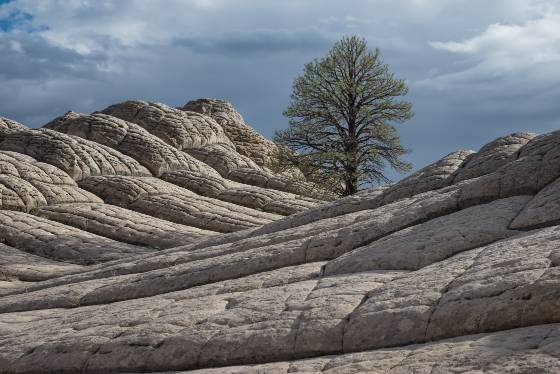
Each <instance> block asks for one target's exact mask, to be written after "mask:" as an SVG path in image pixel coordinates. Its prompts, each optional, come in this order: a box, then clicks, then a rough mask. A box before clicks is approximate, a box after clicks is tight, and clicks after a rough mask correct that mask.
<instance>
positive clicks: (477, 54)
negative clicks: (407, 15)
mask: <svg viewBox="0 0 560 374" xmlns="http://www.w3.org/2000/svg"><path fill="white" fill-rule="evenodd" d="M429 44H430V46H432V47H433V48H435V49H437V50H440V51H446V52H450V53H453V54H456V55H459V56H462V57H463V59H464V61H463V63H464V64H466V67H464V68H463V69H459V70H456V71H453V72H451V73H446V74H443V75H440V76H437V77H436V78H435V79H430V80H426V81H424V82H422V83H423V84H432V85H435V86H440V87H441V86H445V85H452V84H453V85H454V84H461V83H466V84H470V85H472V84H473V83H475V82H481V81H483V80H484V79H497V78H500V77H503V78H504V79H507V80H508V82H507V83H508V85H510V86H511V85H515V84H516V83H521V82H526V81H528V80H533V83H534V84H533V85H531V86H534V85H535V84H539V83H541V84H549V83H550V82H551V80H553V81H556V82H560V71H559V69H557V66H558V65H557V64H558V63H559V62H560V13H556V12H550V11H549V12H548V13H546V14H544V15H542V16H541V17H539V18H537V19H533V20H529V21H526V22H524V23H522V24H504V23H496V24H492V25H490V26H488V27H487V28H486V30H484V31H483V32H482V33H480V34H478V35H476V36H474V37H472V38H468V39H466V40H463V41H458V42H457V41H450V42H430V43H429ZM519 88H521V87H519Z"/></svg>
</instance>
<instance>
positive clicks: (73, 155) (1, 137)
mask: <svg viewBox="0 0 560 374" xmlns="http://www.w3.org/2000/svg"><path fill="white" fill-rule="evenodd" d="M0 150H3V151H12V152H17V153H22V154H25V155H28V156H31V157H33V158H34V159H36V160H37V161H41V162H44V163H47V164H51V165H54V166H56V167H58V168H59V169H61V170H63V171H65V172H66V173H68V174H69V175H70V176H71V177H72V178H73V179H75V180H77V181H79V180H81V179H84V178H87V177H89V176H94V175H143V176H147V175H151V174H150V172H149V171H148V170H147V169H146V168H145V167H143V166H142V165H140V163H138V161H136V160H134V159H133V158H130V157H128V156H125V155H123V154H122V153H119V152H117V151H115V150H113V149H111V148H109V147H106V146H104V145H101V144H97V143H94V142H91V141H88V140H85V139H81V138H78V137H72V136H69V135H66V134H62V133H59V132H57V131H53V130H49V129H38V130H32V129H21V130H19V131H17V132H16V131H14V132H10V133H8V134H0Z"/></svg>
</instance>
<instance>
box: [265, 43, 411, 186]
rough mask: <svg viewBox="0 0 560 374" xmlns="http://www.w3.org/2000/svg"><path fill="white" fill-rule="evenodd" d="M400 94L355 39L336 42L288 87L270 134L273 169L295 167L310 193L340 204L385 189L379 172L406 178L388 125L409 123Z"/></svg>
mask: <svg viewBox="0 0 560 374" xmlns="http://www.w3.org/2000/svg"><path fill="white" fill-rule="evenodd" d="M407 91H408V88H407V85H406V83H405V81H404V80H401V79H397V78H395V76H394V75H393V74H392V73H391V72H390V71H389V67H388V65H386V64H384V63H383V60H382V59H381V55H380V53H379V50H378V49H375V50H373V51H372V50H370V49H368V46H367V42H366V40H365V39H363V38H359V37H357V36H348V37H344V38H343V39H342V40H340V41H339V42H337V43H336V44H335V45H334V46H333V47H332V49H331V50H330V51H329V52H328V53H327V55H326V56H324V57H323V58H321V59H318V60H314V61H312V62H310V63H308V64H306V65H305V68H304V72H303V75H301V76H299V77H297V78H296V79H295V81H294V85H293V93H292V95H291V102H290V105H289V106H288V108H287V109H286V110H285V112H284V115H285V116H286V117H287V118H289V127H288V128H287V129H284V130H280V131H277V132H276V134H275V136H274V141H275V142H276V144H277V145H278V146H279V147H278V149H279V151H278V153H277V155H276V156H277V157H276V159H275V161H274V165H273V166H274V167H275V168H276V169H277V170H281V169H288V168H293V167H297V168H299V169H300V170H301V171H302V172H303V173H304V174H305V176H306V177H307V179H308V180H309V181H311V182H314V183H315V184H316V185H317V186H318V187H320V188H322V189H326V190H328V191H332V192H334V193H335V194H337V195H341V196H347V195H351V194H354V193H356V192H357V191H359V190H360V189H361V188H363V187H365V186H368V185H371V184H378V183H383V182H387V181H389V180H388V178H387V177H386V175H385V169H386V168H387V167H391V168H393V169H394V170H396V171H398V172H406V171H409V170H410V168H411V165H410V164H409V163H407V162H405V161H403V160H401V159H400V157H401V156H402V155H404V154H406V153H408V150H407V149H405V148H404V147H403V146H402V145H401V143H400V139H399V136H398V134H397V131H396V129H395V127H394V125H393V124H394V123H401V122H404V121H406V120H408V119H410V118H411V117H412V104H411V103H410V102H408V101H404V100H401V99H400V97H401V96H403V95H406V93H407Z"/></svg>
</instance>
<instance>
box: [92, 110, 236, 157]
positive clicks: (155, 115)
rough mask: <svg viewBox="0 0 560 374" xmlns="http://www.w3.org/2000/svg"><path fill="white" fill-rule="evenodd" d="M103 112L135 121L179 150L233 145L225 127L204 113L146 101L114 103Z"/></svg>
mask: <svg viewBox="0 0 560 374" xmlns="http://www.w3.org/2000/svg"><path fill="white" fill-rule="evenodd" d="M101 113H104V114H109V115H111V116H113V117H117V118H120V119H123V120H125V121H128V122H132V123H136V124H137V125H140V126H142V127H143V128H144V129H146V130H148V132H150V133H151V134H154V135H155V136H157V137H158V138H160V139H162V140H163V141H164V142H166V143H167V144H170V145H172V146H174V147H175V148H177V149H179V150H186V149H189V148H200V147H205V146H209V145H211V144H225V145H229V146H230V147H232V149H234V145H233V143H232V142H231V140H229V138H228V137H227V136H226V135H225V133H224V130H223V128H222V127H221V126H220V125H219V124H218V123H216V121H214V120H213V119H212V118H211V117H208V116H205V115H203V114H199V113H195V112H185V111H182V110H179V109H174V108H171V107H169V106H167V105H165V104H161V103H149V102H146V101H125V102H123V103H120V104H115V105H111V106H110V107H107V108H105V109H103V110H102V111H101Z"/></svg>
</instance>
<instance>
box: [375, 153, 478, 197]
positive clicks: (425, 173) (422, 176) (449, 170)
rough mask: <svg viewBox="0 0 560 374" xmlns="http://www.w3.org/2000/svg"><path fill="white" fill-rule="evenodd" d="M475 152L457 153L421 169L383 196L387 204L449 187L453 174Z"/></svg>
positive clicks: (393, 186) (385, 192) (388, 189)
mask: <svg viewBox="0 0 560 374" xmlns="http://www.w3.org/2000/svg"><path fill="white" fill-rule="evenodd" d="M473 153H474V152H473V151H457V152H453V153H450V154H448V155H447V156H445V157H444V158H442V159H441V160H439V161H436V162H435V163H433V164H431V165H428V166H426V167H425V168H423V169H420V170H419V171H417V172H416V173H414V174H412V175H411V176H409V177H407V178H405V179H403V180H402V181H400V182H398V183H396V184H394V185H392V186H390V187H389V188H387V190H385V191H384V194H383V202H384V203H385V204H387V203H391V202H393V201H396V200H399V199H402V198H405V197H411V196H414V195H417V194H420V193H422V192H427V191H432V190H437V189H439V188H443V187H447V186H449V185H450V184H451V183H452V182H453V173H455V171H456V170H457V169H458V168H459V166H460V165H461V164H462V163H463V161H464V160H465V159H466V158H467V157H469V156H470V155H471V154H473Z"/></svg>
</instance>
